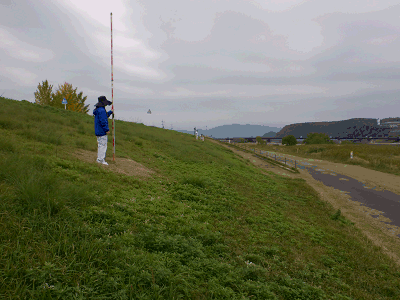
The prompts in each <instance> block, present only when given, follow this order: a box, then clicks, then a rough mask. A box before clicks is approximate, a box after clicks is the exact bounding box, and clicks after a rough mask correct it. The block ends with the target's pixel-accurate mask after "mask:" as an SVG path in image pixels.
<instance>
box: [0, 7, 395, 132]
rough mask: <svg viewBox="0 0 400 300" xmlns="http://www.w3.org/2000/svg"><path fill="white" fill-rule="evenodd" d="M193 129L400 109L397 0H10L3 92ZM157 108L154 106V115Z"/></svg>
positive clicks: (4, 18) (0, 79)
mask: <svg viewBox="0 0 400 300" xmlns="http://www.w3.org/2000/svg"><path fill="white" fill-rule="evenodd" d="M111 12H112V14H113V53H114V107H115V116H116V118H117V119H122V120H127V121H129V120H130V121H141V122H143V123H145V124H147V125H153V124H154V125H155V126H161V120H164V122H165V124H166V126H167V128H170V126H171V125H172V126H173V128H174V129H185V130H192V129H193V127H197V128H203V129H205V127H206V126H208V129H210V128H213V127H215V126H219V125H224V124H232V123H237V124H254V125H255V124H258V125H269V126H277V127H283V126H285V125H287V124H292V123H300V122H315V121H337V120H344V119H349V118H385V117H397V116H400V86H399V79H400V26H399V25H400V5H399V0H376V1H373V0H335V1H331V0H310V1H301V0H270V1H262V0H231V1H229V0H199V1H191V0H168V1H160V0H136V1H134V0H129V1H128V0H127V1H124V0H113V1H109V0H96V1H94V0H89V1H86V0H69V1H68V0H51V1H50V0H42V1H33V0H32V1H29V0H0V95H1V94H3V93H4V94H3V96H4V97H7V98H12V99H17V100H22V99H26V100H28V101H31V102H34V92H35V91H36V89H37V86H38V84H39V83H41V82H42V81H44V80H46V79H47V80H48V81H49V82H50V84H52V85H53V91H55V90H56V88H57V87H58V85H61V84H63V83H64V82H68V83H71V84H72V85H73V86H74V87H77V88H78V92H80V91H82V92H83V94H84V95H87V96H88V100H87V104H90V114H91V113H92V110H93V105H94V104H95V103H97V98H98V97H99V96H100V95H105V96H106V97H107V98H108V99H111V29H110V13H111ZM148 109H151V111H152V114H151V115H149V114H147V110H148Z"/></svg>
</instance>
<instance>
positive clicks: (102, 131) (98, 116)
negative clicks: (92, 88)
mask: <svg viewBox="0 0 400 300" xmlns="http://www.w3.org/2000/svg"><path fill="white" fill-rule="evenodd" d="M98 99H99V102H98V103H97V104H96V105H95V107H96V108H95V109H94V110H93V115H94V133H95V134H96V136H97V162H98V163H99V164H103V165H107V166H108V163H107V162H106V161H105V159H106V152H107V140H108V139H107V134H108V133H109V132H110V129H109V128H108V118H109V117H110V116H111V115H112V113H113V112H112V110H110V111H109V112H106V109H105V108H104V107H105V106H107V105H111V104H112V102H111V101H108V100H107V98H106V97H105V96H100V97H99V98H98Z"/></svg>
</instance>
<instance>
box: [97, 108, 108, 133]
mask: <svg viewBox="0 0 400 300" xmlns="http://www.w3.org/2000/svg"><path fill="white" fill-rule="evenodd" d="M99 119H100V124H101V127H103V129H104V131H105V132H107V131H110V129H109V128H108V117H107V113H106V111H105V110H103V111H100V118H99Z"/></svg>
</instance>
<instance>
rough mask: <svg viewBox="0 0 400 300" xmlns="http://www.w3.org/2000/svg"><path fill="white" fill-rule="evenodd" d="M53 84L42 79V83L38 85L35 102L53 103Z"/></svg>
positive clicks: (41, 103)
mask: <svg viewBox="0 0 400 300" xmlns="http://www.w3.org/2000/svg"><path fill="white" fill-rule="evenodd" d="M52 90H53V86H52V85H49V82H48V81H47V79H46V81H42V84H40V83H39V85H38V87H37V91H36V92H35V93H34V94H35V103H36V104H40V105H51V100H52V94H53V91H52Z"/></svg>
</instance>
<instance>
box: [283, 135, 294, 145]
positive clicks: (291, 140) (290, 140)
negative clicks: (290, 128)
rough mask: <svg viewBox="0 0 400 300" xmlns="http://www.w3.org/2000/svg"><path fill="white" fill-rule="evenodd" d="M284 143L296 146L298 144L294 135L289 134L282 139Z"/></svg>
mask: <svg viewBox="0 0 400 300" xmlns="http://www.w3.org/2000/svg"><path fill="white" fill-rule="evenodd" d="M282 144H284V145H286V146H294V145H296V144H297V140H296V138H295V137H294V135H287V136H285V137H284V138H283V139H282Z"/></svg>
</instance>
